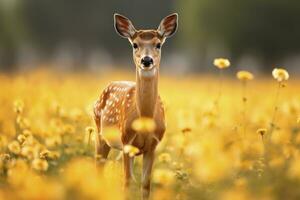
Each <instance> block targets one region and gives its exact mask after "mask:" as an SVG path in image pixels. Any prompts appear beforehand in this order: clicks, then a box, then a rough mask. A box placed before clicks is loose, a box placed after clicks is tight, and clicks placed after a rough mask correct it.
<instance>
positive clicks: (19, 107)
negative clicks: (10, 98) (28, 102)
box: [14, 100, 24, 114]
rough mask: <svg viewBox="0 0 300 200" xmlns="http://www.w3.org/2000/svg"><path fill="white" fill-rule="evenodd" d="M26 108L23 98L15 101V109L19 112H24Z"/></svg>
mask: <svg viewBox="0 0 300 200" xmlns="http://www.w3.org/2000/svg"><path fill="white" fill-rule="evenodd" d="M23 109H24V102H23V101H21V100H16V101H15V102H14V111H15V113H17V114H21V113H22V112H23Z"/></svg>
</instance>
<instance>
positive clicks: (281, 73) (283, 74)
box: [272, 68, 289, 82]
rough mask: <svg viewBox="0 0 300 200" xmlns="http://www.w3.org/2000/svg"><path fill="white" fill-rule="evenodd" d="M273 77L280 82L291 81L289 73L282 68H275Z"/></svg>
mask: <svg viewBox="0 0 300 200" xmlns="http://www.w3.org/2000/svg"><path fill="white" fill-rule="evenodd" d="M272 75H273V77H274V79H276V80H277V81H278V82H281V81H286V80H288V79H289V73H288V72H287V71H286V70H285V69H282V68H275V69H273V71H272Z"/></svg>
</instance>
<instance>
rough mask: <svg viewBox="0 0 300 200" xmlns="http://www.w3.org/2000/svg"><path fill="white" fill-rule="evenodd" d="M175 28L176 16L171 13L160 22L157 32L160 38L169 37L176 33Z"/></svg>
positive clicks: (176, 23)
mask: <svg viewBox="0 0 300 200" xmlns="http://www.w3.org/2000/svg"><path fill="white" fill-rule="evenodd" d="M177 26H178V14H177V13H173V14H171V15H169V16H167V17H165V18H164V19H163V20H162V21H161V22H160V25H159V27H158V29H157V31H158V33H159V34H160V35H161V36H162V37H171V36H172V35H174V34H175V32H176V31H177Z"/></svg>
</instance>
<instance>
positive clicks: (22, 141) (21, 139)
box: [17, 135, 26, 144]
mask: <svg viewBox="0 0 300 200" xmlns="http://www.w3.org/2000/svg"><path fill="white" fill-rule="evenodd" d="M17 140H18V141H19V142H20V144H23V143H24V142H25V140H26V137H25V135H18V137H17Z"/></svg>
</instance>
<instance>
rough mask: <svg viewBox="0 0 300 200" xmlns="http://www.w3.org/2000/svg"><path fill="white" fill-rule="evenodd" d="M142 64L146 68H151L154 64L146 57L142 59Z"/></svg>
mask: <svg viewBox="0 0 300 200" xmlns="http://www.w3.org/2000/svg"><path fill="white" fill-rule="evenodd" d="M141 64H142V65H143V66H144V67H150V66H151V65H152V64H153V59H152V58H151V57H150V56H145V57H143V58H142V60H141Z"/></svg>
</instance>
